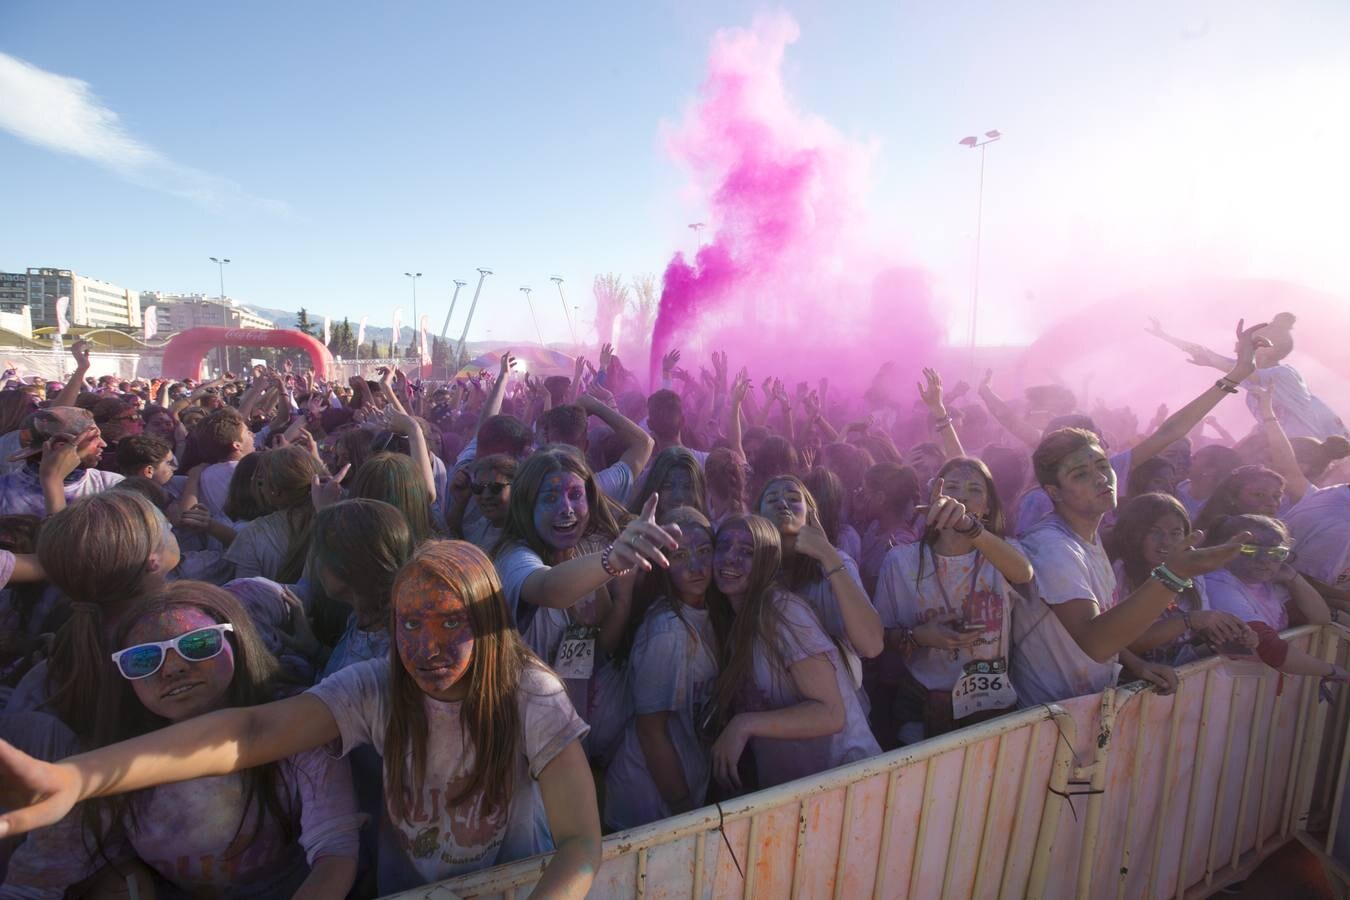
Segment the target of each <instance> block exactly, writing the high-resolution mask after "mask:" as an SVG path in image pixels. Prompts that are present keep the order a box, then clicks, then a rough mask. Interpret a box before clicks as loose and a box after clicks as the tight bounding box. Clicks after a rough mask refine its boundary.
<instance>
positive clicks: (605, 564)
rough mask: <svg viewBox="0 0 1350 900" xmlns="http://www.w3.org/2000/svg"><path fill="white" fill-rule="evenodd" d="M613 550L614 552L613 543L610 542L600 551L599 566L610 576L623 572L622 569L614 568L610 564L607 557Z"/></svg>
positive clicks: (616, 576)
mask: <svg viewBox="0 0 1350 900" xmlns="http://www.w3.org/2000/svg"><path fill="white" fill-rule="evenodd" d="M613 552H614V545H613V544H610V545H609V546H608V547H606V548H605V549H604V550H602V551H600V568H602V569H604V570H605V574H606V575H608V576H609V577H610V578H618V577H619V576H620V575H622V574H623V570H619V569H616V568H614V566H613V565H611V564H610V561H609V557H610V554H612V553H613Z"/></svg>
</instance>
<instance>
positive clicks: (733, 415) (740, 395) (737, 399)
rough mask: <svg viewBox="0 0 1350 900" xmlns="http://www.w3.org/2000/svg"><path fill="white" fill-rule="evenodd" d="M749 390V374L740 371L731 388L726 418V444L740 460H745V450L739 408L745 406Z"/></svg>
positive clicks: (742, 370)
mask: <svg viewBox="0 0 1350 900" xmlns="http://www.w3.org/2000/svg"><path fill="white" fill-rule="evenodd" d="M749 390H750V373H749V372H747V371H746V370H745V369H741V371H740V372H739V373H737V375H736V381H735V383H734V384H732V386H731V412H730V414H729V417H728V418H727V443H729V444H730V445H731V449H732V450H734V451H736V454H737V455H738V456H740V457H741V459H745V448H744V447H743V446H742V444H741V407H742V406H743V405H744V404H745V395H746V392H747V391H749Z"/></svg>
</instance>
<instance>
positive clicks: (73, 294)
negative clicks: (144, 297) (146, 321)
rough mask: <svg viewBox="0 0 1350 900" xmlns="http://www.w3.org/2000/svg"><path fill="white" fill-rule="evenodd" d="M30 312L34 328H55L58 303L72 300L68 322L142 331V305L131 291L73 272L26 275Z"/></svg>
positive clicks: (39, 270)
mask: <svg viewBox="0 0 1350 900" xmlns="http://www.w3.org/2000/svg"><path fill="white" fill-rule="evenodd" d="M27 281H28V311H29V315H30V317H31V320H32V323H33V327H34V328H43V327H54V326H55V325H56V301H57V298H59V297H69V298H70V307H69V308H68V309H67V311H66V319H67V320H68V321H69V322H70V324H71V325H80V326H85V327H89V328H139V327H140V326H141V305H140V303H139V302H137V298H136V295H135V294H133V293H132V292H131V291H130V290H128V289H127V288H123V287H118V286H117V285H115V284H109V283H108V282H106V281H99V280H98V279H97V278H89V277H88V276H85V275H80V274H77V273H75V272H72V271H71V270H70V269H52V268H35V269H29V270H28V272H27Z"/></svg>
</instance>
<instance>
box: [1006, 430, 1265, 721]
mask: <svg viewBox="0 0 1350 900" xmlns="http://www.w3.org/2000/svg"><path fill="white" fill-rule="evenodd" d="M1032 464H1033V466H1034V468H1035V472H1036V479H1037V481H1038V482H1039V483H1040V485H1041V486H1042V487H1043V488H1044V489H1045V492H1046V494H1047V495H1048V496H1049V497H1050V499H1051V501H1052V502H1053V503H1054V512H1053V513H1052V514H1051V515H1049V516H1047V517H1046V518H1045V519H1043V520H1041V521H1040V522H1038V523H1037V524H1036V526H1035V527H1033V528H1032V529H1031V531H1030V532H1028V533H1027V534H1026V535H1024V536H1023V537H1022V539H1021V545H1022V548H1023V550H1024V552H1025V553H1026V555H1027V557H1028V559H1029V560H1030V561H1031V564H1032V566H1033V567H1034V569H1035V572H1036V577H1035V580H1034V581H1033V582H1032V584H1031V586H1030V588H1029V589H1028V590H1025V591H1019V595H1018V599H1017V605H1016V609H1015V612H1014V615H1013V654H1012V666H1011V671H1012V676H1013V683H1014V684H1016V685H1017V692H1018V698H1019V703H1020V704H1021V705H1022V706H1024V707H1025V706H1031V705H1035V704H1038V703H1048V702H1053V701H1056V700H1063V699H1067V698H1069V697H1077V696H1080V695H1083V694H1092V693H1096V692H1098V691H1101V690H1103V689H1104V688H1106V687H1108V686H1110V685H1111V684H1113V683H1115V680H1116V675H1117V673H1118V672H1119V669H1120V663H1121V662H1124V663H1125V664H1127V665H1128V667H1129V668H1130V670H1131V671H1132V672H1133V673H1134V674H1136V675H1138V676H1139V677H1141V678H1144V679H1146V680H1148V681H1149V682H1151V683H1153V684H1155V685H1157V686H1159V687H1161V688H1163V689H1164V690H1165V691H1166V690H1171V689H1172V688H1174V687H1175V684H1176V675H1175V673H1174V672H1173V671H1172V670H1171V668H1170V667H1167V666H1158V665H1156V664H1152V663H1146V662H1144V661H1143V660H1141V659H1139V658H1138V657H1136V656H1134V655H1133V654H1131V653H1130V652H1129V651H1128V650H1127V649H1126V648H1127V647H1129V645H1130V644H1132V643H1134V642H1135V641H1136V640H1138V639H1139V638H1140V636H1142V635H1143V634H1144V633H1145V632H1146V631H1147V630H1148V629H1149V627H1150V626H1152V625H1153V624H1154V622H1156V621H1157V619H1158V617H1159V616H1160V615H1161V614H1162V613H1163V611H1164V610H1165V609H1167V607H1168V606H1169V605H1170V604H1171V603H1172V602H1173V600H1174V599H1175V597H1176V595H1177V594H1178V593H1181V592H1182V591H1184V590H1186V589H1187V588H1188V587H1190V586H1191V584H1192V581H1191V579H1193V578H1194V577H1195V576H1197V575H1203V574H1205V573H1207V572H1212V571H1215V570H1216V569H1218V568H1220V567H1222V566H1223V565H1224V564H1225V563H1227V562H1228V561H1229V560H1231V559H1232V558H1233V557H1235V556H1237V555H1238V552H1239V550H1240V549H1241V546H1242V538H1244V537H1245V536H1237V537H1235V538H1234V540H1232V541H1230V542H1229V543H1226V544H1222V545H1219V546H1215V547H1209V548H1206V549H1203V550H1196V549H1193V547H1194V546H1195V544H1196V543H1197V542H1198V541H1199V539H1200V538H1201V537H1202V535H1200V533H1199V532H1194V533H1192V535H1191V536H1190V537H1189V538H1188V539H1187V541H1186V543H1185V544H1183V545H1182V546H1180V547H1178V548H1176V549H1175V550H1174V551H1172V552H1171V553H1169V554H1168V559H1167V563H1166V564H1165V565H1161V566H1157V567H1156V568H1154V569H1153V570H1152V573H1151V575H1150V577H1149V578H1148V580H1147V581H1146V582H1145V583H1144V584H1142V585H1140V586H1139V587H1138V588H1137V589H1136V590H1134V591H1132V592H1131V593H1130V594H1128V595H1127V596H1125V597H1123V598H1122V599H1121V600H1120V601H1119V602H1116V600H1115V597H1116V578H1115V574H1114V572H1113V571H1112V567H1111V560H1110V558H1109V557H1108V556H1107V554H1106V551H1105V549H1103V547H1102V543H1101V540H1100V538H1099V536H1098V534H1097V532H1098V529H1099V528H1100V526H1101V521H1102V517H1103V516H1105V515H1106V514H1107V513H1108V512H1110V511H1112V510H1114V509H1115V506H1116V473H1115V471H1114V469H1113V468H1112V466H1111V461H1110V460H1109V459H1108V458H1107V456H1106V451H1105V450H1103V449H1102V446H1101V443H1100V442H1099V441H1098V439H1097V436H1096V435H1095V434H1093V433H1092V432H1090V431H1084V430H1083V429H1080V428H1062V429H1060V430H1058V431H1054V432H1051V433H1050V434H1048V435H1046V437H1045V439H1044V440H1042V441H1041V444H1040V446H1039V447H1037V448H1036V452H1035V454H1034V455H1033V456H1032Z"/></svg>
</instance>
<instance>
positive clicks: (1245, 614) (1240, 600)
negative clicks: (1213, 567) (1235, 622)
mask: <svg viewBox="0 0 1350 900" xmlns="http://www.w3.org/2000/svg"><path fill="white" fill-rule="evenodd" d="M1204 580H1205V593H1206V594H1208V596H1209V605H1210V607H1211V608H1212V609H1217V610H1220V611H1222V612H1226V613H1232V614H1233V615H1235V616H1237V617H1238V618H1239V619H1241V620H1242V621H1244V622H1265V623H1266V624H1267V625H1269V626H1270V627H1271V628H1274V629H1275V630H1276V631H1284V630H1285V629H1286V628H1288V627H1289V607H1288V603H1289V601H1290V599H1291V597H1290V594H1289V588H1287V587H1285V586H1284V585H1282V584H1274V583H1273V582H1267V583H1265V584H1248V583H1247V582H1245V581H1243V580H1242V579H1241V578H1238V577H1237V576H1236V575H1234V574H1233V573H1232V572H1230V571H1228V570H1227V569H1219V570H1218V571H1217V572H1210V573H1209V574H1208V575H1206V576H1205V578H1204Z"/></svg>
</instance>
